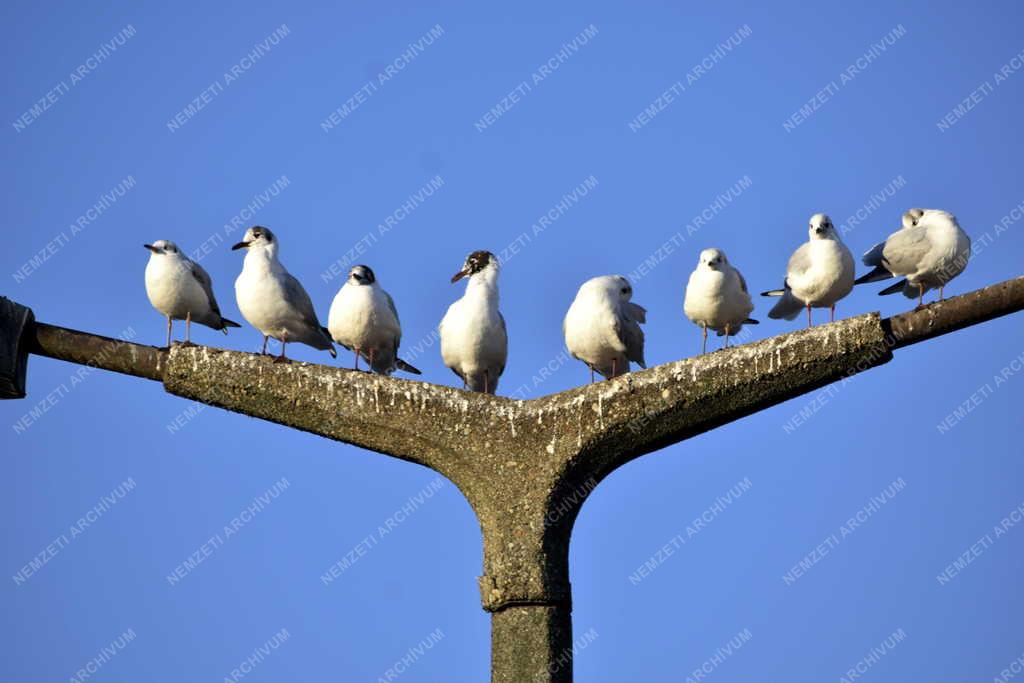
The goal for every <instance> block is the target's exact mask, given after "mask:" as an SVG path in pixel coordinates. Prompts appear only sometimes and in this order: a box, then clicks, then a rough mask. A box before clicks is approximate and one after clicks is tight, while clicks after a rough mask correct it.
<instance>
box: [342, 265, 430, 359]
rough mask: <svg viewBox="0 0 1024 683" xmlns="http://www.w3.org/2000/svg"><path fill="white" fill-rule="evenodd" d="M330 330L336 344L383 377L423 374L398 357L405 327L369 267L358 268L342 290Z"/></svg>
mask: <svg viewBox="0 0 1024 683" xmlns="http://www.w3.org/2000/svg"><path fill="white" fill-rule="evenodd" d="M327 329H328V330H329V331H330V333H331V337H332V338H333V339H334V341H336V342H338V343H339V344H341V345H342V346H344V347H345V348H346V349H348V350H349V351H354V352H355V354H356V370H358V369H359V356H362V357H363V358H364V359H366V362H367V363H369V364H370V369H371V370H373V371H374V372H376V373H379V374H382V375H390V374H391V373H392V372H394V371H395V370H405V371H406V372H411V373H413V374H416V375H419V374H422V373H421V372H420V371H419V370H417V369H416V368H414V367H413V366H411V365H409V364H408V363H406V362H405V361H404V360H402V359H401V358H399V357H398V344H399V342H400V341H401V340H402V325H401V323H399V321H398V310H397V309H396V308H395V302H394V300H393V299H392V298H391V295H390V294H388V293H387V292H385V291H384V290H383V289H382V288H381V286H380V285H379V284H378V283H377V277H376V276H375V275H374V274H373V271H372V270H371V269H370V267H369V266H355V267H353V268H352V269H351V270H350V271H349V272H348V280H346V281H345V284H344V285H342V286H341V289H339V290H338V294H337V295H336V296H335V297H334V301H333V302H332V303H331V311H330V313H328V314H327Z"/></svg>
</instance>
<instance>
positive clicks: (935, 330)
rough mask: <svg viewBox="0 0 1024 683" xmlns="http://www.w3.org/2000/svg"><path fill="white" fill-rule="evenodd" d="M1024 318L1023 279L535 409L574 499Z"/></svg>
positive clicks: (713, 356) (621, 380)
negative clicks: (880, 371) (636, 464)
mask: <svg viewBox="0 0 1024 683" xmlns="http://www.w3.org/2000/svg"><path fill="white" fill-rule="evenodd" d="M1020 310H1024V277H1019V278H1016V279H1013V280H1008V281H1006V282H1002V283H999V284H996V285H992V286H990V287H986V288H984V289H980V290H977V291H974V292H970V293H968V294H964V295H962V296H958V297H954V298H951V299H947V300H945V301H942V302H937V303H934V304H931V305H928V306H925V307H923V308H921V309H918V310H914V311H910V312H908V313H903V314H900V315H896V316H893V317H892V318H886V319H882V318H879V316H878V314H877V313H869V314H866V315H862V316H858V317H855V318H848V319H846V320H841V321H838V322H835V323H830V324H827V325H820V326H818V327H813V328H810V329H803V330H799V331H796V332H791V333H789V334H783V335H779V336H776V337H771V338H768V339H764V340H761V341H758V342H754V343H750V344H744V345H742V346H737V347H733V348H731V349H726V350H723V351H716V352H714V353H709V354H707V355H703V356H697V357H693V358H688V359H686V360H682V361H676V362H673V363H666V364H664V365H659V366H657V367H654V368H650V369H648V370H644V371H640V372H634V373H630V374H628V375H624V376H622V377H618V378H616V379H613V380H610V381H607V382H598V383H597V384H591V385H588V386H584V387H580V388H578V389H574V390H571V391H567V392H563V393H560V394H555V395H553V396H547V397H544V398H541V399H537V400H535V401H531V402H530V411H532V412H536V413H538V414H539V413H543V414H547V415H552V416H553V415H556V414H557V415H562V416H564V417H563V418H562V419H561V422H562V423H563V424H565V425H567V426H568V427H569V429H567V430H566V431H567V432H568V433H565V432H563V433H562V434H561V438H564V439H568V440H569V441H575V448H572V447H570V448H569V449H568V450H569V451H570V452H572V453H571V455H570V456H569V462H568V466H567V470H566V472H565V473H564V475H563V476H562V477H561V478H560V479H561V481H562V482H563V483H564V484H566V485H567V487H568V488H569V489H570V490H572V489H573V488H576V487H578V486H580V485H582V484H583V483H584V482H586V481H587V480H590V479H592V478H594V477H597V478H598V481H600V479H601V478H603V477H605V476H607V475H608V474H609V473H610V472H611V471H613V470H614V469H615V468H617V467H619V466H621V465H623V464H624V463H626V462H629V461H630V460H632V459H634V458H636V457H638V456H640V455H643V454H644V453H648V452H651V451H655V450H658V449H660V448H664V447H665V446H668V445H670V444H673V443H676V442H678V441H681V440H683V439H687V438H689V437H692V436H695V435H697V434H702V433H704V432H706V431H709V430H711V429H714V428H715V427H718V426H720V425H722V424H725V423H728V422H732V421H734V420H737V419H739V418H741V417H744V416H746V415H749V414H751V413H754V412H757V411H759V410H763V409H764V408H767V407H770V406H773V405H776V404H779V403H782V402H784V401H787V400H789V399H791V398H793V397H795V396H799V395H801V394H805V393H807V392H809V391H813V390H815V389H818V388H820V387H822V386H825V385H827V384H830V383H832V382H835V381H837V380H840V379H843V378H844V377H849V376H851V375H853V374H856V373H859V372H863V371H865V370H868V369H870V368H872V367H875V366H878V365H881V364H883V363H886V362H888V361H889V360H890V359H891V358H892V351H893V350H894V349H900V348H903V347H906V346H909V345H911V344H916V343H919V342H922V341H925V340H928V339H931V338H933V337H936V336H939V335H942V334H948V333H950V332H954V331H956V330H959V329H962V328H964V327H968V326H970V325H976V324H978V323H981V322H985V321H987V320H991V319H992V318H996V317H999V316H1003V315H1007V314H1010V313H1014V312H1017V311H1020Z"/></svg>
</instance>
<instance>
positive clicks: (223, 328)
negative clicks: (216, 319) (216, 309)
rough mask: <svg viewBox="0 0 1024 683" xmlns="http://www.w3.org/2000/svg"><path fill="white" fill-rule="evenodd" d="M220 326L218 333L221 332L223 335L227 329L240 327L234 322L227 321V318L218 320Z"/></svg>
mask: <svg viewBox="0 0 1024 683" xmlns="http://www.w3.org/2000/svg"><path fill="white" fill-rule="evenodd" d="M220 324H221V328H220V331H221V332H223V333H224V334H227V333H228V328H229V327H241V325H239V324H238V323H236V322H235V321H234V320H228V319H227V318H221V319H220Z"/></svg>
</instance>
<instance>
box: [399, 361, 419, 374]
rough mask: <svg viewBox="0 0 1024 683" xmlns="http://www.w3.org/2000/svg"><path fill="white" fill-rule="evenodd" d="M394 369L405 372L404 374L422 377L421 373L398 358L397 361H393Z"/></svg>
mask: <svg viewBox="0 0 1024 683" xmlns="http://www.w3.org/2000/svg"><path fill="white" fill-rule="evenodd" d="M395 367H396V368H398V369H399V370H405V371H406V372H411V373H412V374H414V375H422V374H423V373H422V372H420V371H419V370H417V369H416V368H414V367H413V366H411V365H409V364H408V363H406V362H405V361H404V360H402V359H401V358H398V359H396V360H395Z"/></svg>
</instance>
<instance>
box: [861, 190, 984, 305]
mask: <svg viewBox="0 0 1024 683" xmlns="http://www.w3.org/2000/svg"><path fill="white" fill-rule="evenodd" d="M970 258H971V238H970V237H968V236H967V233H965V232H964V231H963V230H962V229H961V228H960V224H959V223H957V221H956V216H954V215H953V214H951V213H949V212H947V211H940V210H939V209H910V210H909V211H907V212H906V213H904V214H903V227H902V229H900V230H897V231H896V232H894V233H893V234H891V235H889V238H888V239H887V240H885V241H884V242H882V243H881V244H876V245H875V246H873V247H872V248H871V250H870V251H868V252H867V253H866V254H864V257H863V258H862V259H861V260H862V261H864V265H866V266H874V270H872V271H871V272H869V273H868V274H866V275H862V276H861V277H859V278H857V284H863V283H865V282H877V281H879V280H887V279H888V278H891V277H893V276H905V279H903V280H900V281H899V282H897V283H896V284H894V285H891V286H889V287H886V288H885V289H883V290H882V291H880V292H879V294H895V293H896V292H899V291H902V292H903V296H905V297H907V298H908V299H913V298H914V295H917V305H918V306H921V305H922V302H923V300H924V293H925V292H927V291H928V290H929V289H933V288H935V287H938V288H939V301H942V300H943V298H945V296H944V295H945V288H946V285H947V284H948V283H949V281H950V280H952V279H953V278H955V277H956V276H957V275H959V274H960V273H962V272H963V271H964V268H966V267H967V261H968V259H970Z"/></svg>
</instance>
